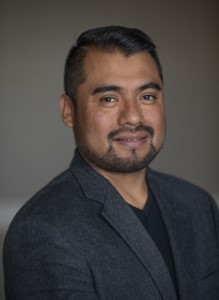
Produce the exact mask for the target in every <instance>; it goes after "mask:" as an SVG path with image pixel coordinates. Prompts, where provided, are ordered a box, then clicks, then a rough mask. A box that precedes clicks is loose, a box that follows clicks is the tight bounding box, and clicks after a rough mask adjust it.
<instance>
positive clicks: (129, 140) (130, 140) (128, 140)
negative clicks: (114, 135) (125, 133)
mask: <svg viewBox="0 0 219 300" xmlns="http://www.w3.org/2000/svg"><path fill="white" fill-rule="evenodd" d="M124 140H125V141H126V142H137V141H140V139H139V138H135V139H124Z"/></svg>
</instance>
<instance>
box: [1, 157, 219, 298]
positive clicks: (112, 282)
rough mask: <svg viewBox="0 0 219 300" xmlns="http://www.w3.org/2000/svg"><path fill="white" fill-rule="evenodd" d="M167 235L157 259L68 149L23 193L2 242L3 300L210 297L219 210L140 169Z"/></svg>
mask: <svg viewBox="0 0 219 300" xmlns="http://www.w3.org/2000/svg"><path fill="white" fill-rule="evenodd" d="M146 180H147V182H148V184H149V185H150V188H151V189H152V191H153V193H154V195H155V197H156V199H157V202H158V205H159V208H160V211H161V215H162V217H163V220H164V223H165V226H166V230H167V233H168V237H169V241H170V245H171V249H172V254H173V259H174V265H175V270H176V278H177V284H178V298H177V295H176V292H175V289H174V286H173V283H172V280H171V276H170V274H169V271H168V268H167V266H166V264H165V261H164V259H163V257H162V255H161V253H160V252H159V250H158V248H157V246H156V245H155V243H154V242H153V240H152V239H151V237H150V235H149V234H148V233H147V231H146V230H145V228H144V227H143V225H142V224H141V222H140V221H139V220H138V218H137V217H136V215H135V214H134V212H133V211H132V209H131V208H130V207H129V205H128V204H127V203H126V202H125V201H124V200H123V198H122V197H121V196H120V194H119V193H118V192H117V190H116V189H115V188H114V187H113V186H112V185H111V184H110V183H109V181H107V180H106V179H105V178H104V177H103V176H101V175H100V174H98V173H97V172H95V171H94V170H93V169H91V168H90V167H89V166H88V165H87V164H86V162H85V161H84V160H83V159H82V157H81V156H80V154H79V153H78V152H77V151H76V154H75V156H74V159H73V161H72V163H71V166H70V168H69V169H68V170H66V171H65V172H63V173H62V174H61V175H59V176H58V177H56V178H55V179H54V180H53V181H51V182H50V183H49V184H48V185H47V186H46V187H44V188H43V189H42V190H41V191H40V192H38V193H37V194H36V195H35V196H34V197H33V198H32V199H30V200H29V201H28V202H27V203H26V204H25V205H24V206H23V207H22V208H21V210H20V211H19V212H18V213H17V215H16V216H15V218H14V220H13V221H12V223H11V225H10V227H9V230H8V233H7V235H6V238H5V243H4V274H5V293H6V299H10V300H13V299H18V300H19V299H22V300H26V299H30V300H35V299H36V300H41V299H42V300H43V299H65V300H66V299H80V300H88V299H89V300H92V299H104V300H109V299H111V300H117V299H121V300H123V299H124V300H129V299H130V300H133V299H136V300H143V299H144V300H155V299H158V300H161V299H163V300H176V299H180V300H201V299H205V300H216V299H217V300H218V299H219V214H218V208H217V206H216V204H215V202H214V200H213V199H212V198H211V196H210V195H209V194H207V193H206V192H204V191H203V190H201V189H199V188H197V187H196V186H194V185H192V184H189V183H187V182H185V181H183V180H180V179H177V178H175V177H172V176H169V175H164V174H160V173H158V172H155V171H152V170H150V169H148V170H147V174H146Z"/></svg>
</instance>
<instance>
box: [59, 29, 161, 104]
mask: <svg viewBox="0 0 219 300" xmlns="http://www.w3.org/2000/svg"><path fill="white" fill-rule="evenodd" d="M91 48H93V49H100V50H103V51H106V52H109V51H110V52H113V51H119V52H121V53H123V54H124V55H125V56H129V55H132V54H135V53H138V52H141V51H147V52H148V53H149V54H150V55H151V56H152V58H153V59H154V61H155V62H156V64H157V67H158V71H159V75H160V78H161V80H162V81H163V72H162V67H161V64H160V61H159V58H158V55H157V52H156V46H155V44H154V43H153V41H152V40H151V38H150V37H149V36H148V35H147V34H145V33H144V32H142V31H141V30H139V29H135V28H126V27H122V26H107V27H99V28H94V29H90V30H87V31H85V32H83V33H82V34H81V35H80V36H79V37H78V39H77V42H76V45H73V47H72V48H71V49H70V51H69V53H68V56H67V58H66V62H65V71H64V90H65V93H66V94H67V95H68V96H69V97H70V98H71V100H72V101H73V103H74V104H75V103H76V90H77V87H78V86H79V84H81V83H82V82H84V81H85V79H86V77H85V73H84V71H83V62H84V59H85V57H86V54H87V52H88V50H89V49H91Z"/></svg>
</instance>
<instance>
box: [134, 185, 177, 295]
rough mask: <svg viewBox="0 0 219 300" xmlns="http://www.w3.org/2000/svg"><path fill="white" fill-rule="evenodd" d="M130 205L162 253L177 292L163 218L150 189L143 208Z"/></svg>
mask: <svg viewBox="0 0 219 300" xmlns="http://www.w3.org/2000/svg"><path fill="white" fill-rule="evenodd" d="M130 207H131V208H132V209H133V211H134V212H135V214H136V215H137V217H138V218H139V220H140V221H141V223H142V224H143V225H144V227H145V229H146V230H147V232H148V233H149V234H150V236H151V238H152V239H153V241H154V242H155V244H156V245H157V247H158V249H159V251H160V253H161V254H162V256H163V258H164V260H165V262H166V265H167V267H168V269H169V272H170V275H171V277H172V281H173V284H174V287H175V290H176V293H177V282H176V274H175V268H174V262H173V256H172V251H171V248H170V243H169V238H168V235H167V231H166V228H165V225H164V222H163V218H162V216H161V213H160V209H159V207H158V204H157V201H156V199H155V197H154V195H153V193H152V191H150V190H149V195H148V200H147V203H146V205H145V207H144V209H143V210H141V209H139V208H136V207H134V206H132V205H130Z"/></svg>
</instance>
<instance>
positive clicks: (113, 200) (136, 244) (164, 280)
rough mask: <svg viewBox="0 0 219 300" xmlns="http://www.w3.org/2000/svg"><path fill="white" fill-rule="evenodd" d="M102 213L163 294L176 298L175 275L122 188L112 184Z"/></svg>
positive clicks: (163, 295)
mask: <svg viewBox="0 0 219 300" xmlns="http://www.w3.org/2000/svg"><path fill="white" fill-rule="evenodd" d="M102 216H103V217H104V218H105V219H106V220H107V221H108V222H109V223H110V224H111V225H112V226H113V227H114V229H115V230H116V231H117V232H118V234H119V235H120V236H121V237H122V238H123V240H124V241H125V242H126V243H127V245H128V247H130V248H131V249H132V251H133V252H134V253H135V255H136V256H137V257H138V259H139V260H140V261H141V263H142V264H143V265H144V267H145V268H146V270H147V272H148V273H149V274H150V276H151V277H152V279H153V281H154V283H155V285H156V286H157V288H158V290H159V292H160V294H161V296H162V298H163V299H166V300H170V299H171V300H174V299H177V298H176V294H175V290H174V287H173V283H172V279H171V277H170V274H169V271H168V269H167V266H166V264H165V262H164V259H163V257H162V255H161V254H160V252H159V250H158V248H157V246H156V245H155V243H154V242H153V240H152V239H151V237H150V236H149V234H148V233H147V231H146V230H145V228H144V227H143V225H142V224H141V222H140V221H139V220H138V219H137V217H136V215H135V214H134V213H133V211H132V209H131V208H130V207H129V206H128V205H127V203H126V202H125V201H124V200H123V199H122V198H121V196H120V195H119V194H118V192H117V191H116V190H115V189H114V188H113V187H111V186H110V187H109V188H108V191H107V195H106V200H105V204H104V207H103V210H102Z"/></svg>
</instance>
